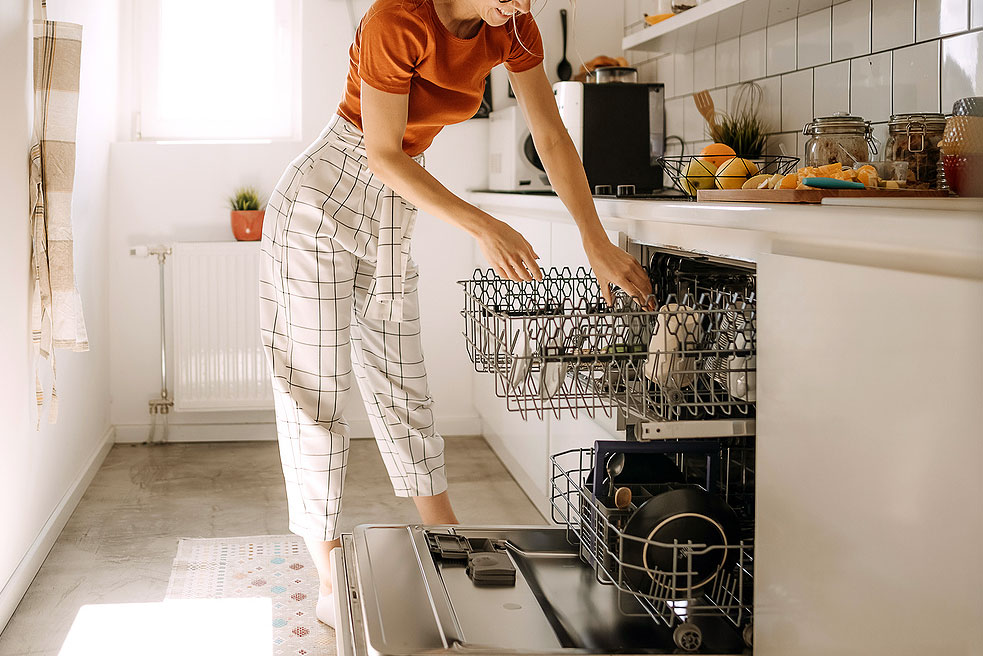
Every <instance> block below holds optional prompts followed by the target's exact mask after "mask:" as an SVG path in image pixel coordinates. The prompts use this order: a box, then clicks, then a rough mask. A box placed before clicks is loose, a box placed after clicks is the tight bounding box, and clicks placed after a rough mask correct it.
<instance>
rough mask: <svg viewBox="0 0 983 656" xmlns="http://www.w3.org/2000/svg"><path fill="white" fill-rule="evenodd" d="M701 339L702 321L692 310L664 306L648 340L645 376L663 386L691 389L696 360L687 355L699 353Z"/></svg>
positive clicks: (674, 304)
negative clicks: (694, 351) (687, 387)
mask: <svg viewBox="0 0 983 656" xmlns="http://www.w3.org/2000/svg"><path fill="white" fill-rule="evenodd" d="M702 339H703V329H702V328H701V327H700V319H699V316H698V315H697V314H695V313H694V312H693V310H692V308H689V307H687V306H685V305H679V304H677V303H669V304H667V305H663V306H662V307H660V308H659V312H658V315H657V316H656V319H655V332H654V333H653V334H652V338H651V340H649V352H648V357H647V358H646V359H645V365H644V366H643V368H642V370H643V372H644V373H645V376H646V377H647V378H648V379H649V380H651V381H652V382H655V383H658V384H659V385H663V386H665V385H668V384H669V383H670V381H671V382H672V383H673V387H676V388H683V387H686V386H687V385H691V384H692V383H693V380H694V377H695V373H694V371H693V370H694V368H695V364H696V356H695V355H686V352H687V351H693V350H696V348H697V346H698V345H699V343H700V341H701V340H702ZM680 372H681V373H680Z"/></svg>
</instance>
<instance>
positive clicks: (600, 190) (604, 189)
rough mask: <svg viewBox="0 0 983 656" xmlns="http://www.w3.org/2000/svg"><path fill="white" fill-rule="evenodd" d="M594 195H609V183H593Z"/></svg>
mask: <svg viewBox="0 0 983 656" xmlns="http://www.w3.org/2000/svg"><path fill="white" fill-rule="evenodd" d="M594 195H595V196H610V195H611V185H595V186H594Z"/></svg>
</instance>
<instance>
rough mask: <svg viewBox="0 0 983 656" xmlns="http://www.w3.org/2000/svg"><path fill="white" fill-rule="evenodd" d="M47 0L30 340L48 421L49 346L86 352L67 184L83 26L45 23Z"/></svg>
mask: <svg viewBox="0 0 983 656" xmlns="http://www.w3.org/2000/svg"><path fill="white" fill-rule="evenodd" d="M45 5H46V2H45V0H41V1H40V6H39V7H37V6H36V12H37V13H38V14H39V15H40V17H41V19H40V20H35V21H34V136H33V141H32V146H31V163H30V167H31V171H30V192H31V240H32V254H31V265H32V269H33V273H34V294H33V299H32V301H31V305H32V307H31V315H32V318H31V338H32V342H33V345H34V371H35V386H36V391H37V405H38V420H37V427H38V428H40V425H41V409H42V405H43V402H44V390H43V389H42V386H41V377H40V373H39V368H40V359H41V358H42V357H44V358H46V359H49V360H50V361H51V404H50V406H49V409H48V421H49V422H51V423H54V422H55V421H57V419H58V397H57V393H56V391H55V356H54V349H56V348H61V349H68V350H72V351H87V350H89V341H88V337H87V335H86V332H85V321H84V320H83V318H82V301H81V298H80V296H79V292H78V287H77V285H76V282H75V265H74V257H73V246H72V188H73V184H74V181H75V131H76V124H77V122H78V99H79V72H80V61H81V52H82V26H81V25H77V24H75V23H65V22H55V21H49V20H48V16H47V7H46V6H45Z"/></svg>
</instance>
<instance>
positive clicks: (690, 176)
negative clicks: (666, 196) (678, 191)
mask: <svg viewBox="0 0 983 656" xmlns="http://www.w3.org/2000/svg"><path fill="white" fill-rule="evenodd" d="M716 170H717V167H715V166H714V165H713V163H712V162H704V161H701V160H698V159H691V160H690V161H689V166H687V167H686V173H684V174H683V188H684V189H686V193H688V194H689V195H690V196H695V195H696V191H697V189H713V174H714V172H715V171H716Z"/></svg>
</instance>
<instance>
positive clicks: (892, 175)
mask: <svg viewBox="0 0 983 656" xmlns="http://www.w3.org/2000/svg"><path fill="white" fill-rule="evenodd" d="M864 166H873V167H874V170H876V171H877V177H878V178H880V179H881V180H895V181H897V182H901V181H903V180H906V179H907V178H908V162H891V161H888V160H878V161H876V162H856V163H855V164H854V165H853V168H854V169H860V168H862V167H864Z"/></svg>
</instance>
